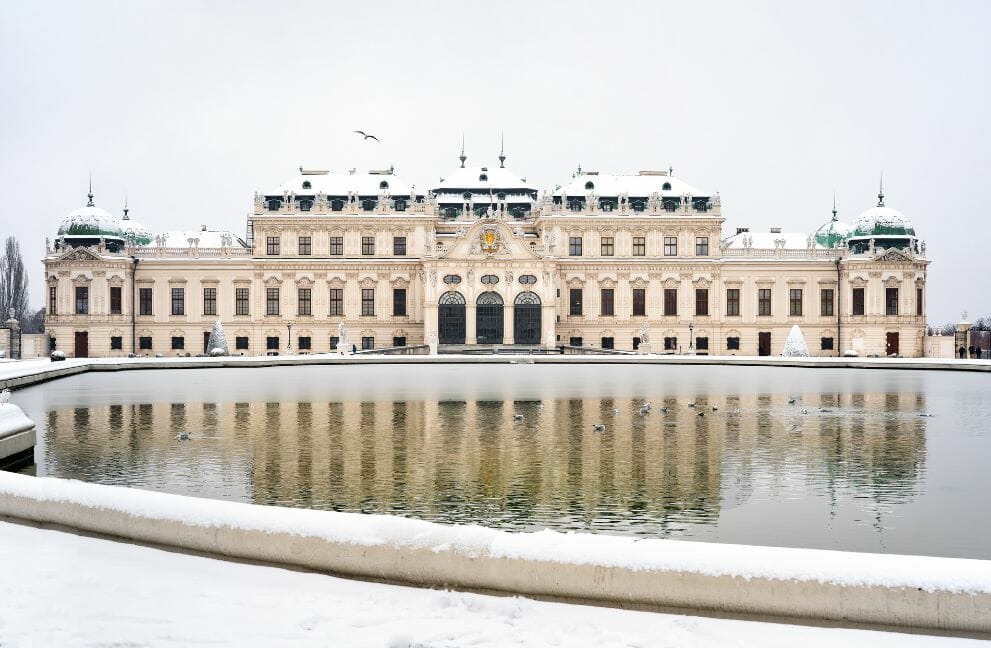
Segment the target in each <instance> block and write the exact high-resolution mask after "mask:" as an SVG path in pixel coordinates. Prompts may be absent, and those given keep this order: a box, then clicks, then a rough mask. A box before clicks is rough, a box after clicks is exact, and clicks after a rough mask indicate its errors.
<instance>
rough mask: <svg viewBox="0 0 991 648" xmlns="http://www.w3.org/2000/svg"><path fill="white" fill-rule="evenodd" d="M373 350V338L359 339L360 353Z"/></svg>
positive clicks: (363, 337)
mask: <svg viewBox="0 0 991 648" xmlns="http://www.w3.org/2000/svg"><path fill="white" fill-rule="evenodd" d="M374 348H375V338H373V337H370V336H368V337H366V336H362V337H361V350H362V351H368V350H369V349H374Z"/></svg>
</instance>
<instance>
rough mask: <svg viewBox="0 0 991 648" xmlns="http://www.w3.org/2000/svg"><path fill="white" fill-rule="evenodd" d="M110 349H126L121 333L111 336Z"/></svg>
mask: <svg viewBox="0 0 991 648" xmlns="http://www.w3.org/2000/svg"><path fill="white" fill-rule="evenodd" d="M110 349H111V350H112V351H122V350H123V349H124V338H123V337H122V336H120V335H112V336H110Z"/></svg>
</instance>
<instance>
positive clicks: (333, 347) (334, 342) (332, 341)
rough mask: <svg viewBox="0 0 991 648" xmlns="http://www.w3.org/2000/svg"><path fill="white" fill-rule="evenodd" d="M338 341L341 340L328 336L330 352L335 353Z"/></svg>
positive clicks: (334, 336)
mask: <svg viewBox="0 0 991 648" xmlns="http://www.w3.org/2000/svg"><path fill="white" fill-rule="evenodd" d="M340 341H341V338H339V337H337V336H336V335H332V336H330V350H331V351H337V345H338V344H339V343H340Z"/></svg>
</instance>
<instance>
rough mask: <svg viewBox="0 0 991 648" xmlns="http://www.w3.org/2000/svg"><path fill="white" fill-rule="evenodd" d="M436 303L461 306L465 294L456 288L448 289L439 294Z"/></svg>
mask: <svg viewBox="0 0 991 648" xmlns="http://www.w3.org/2000/svg"><path fill="white" fill-rule="evenodd" d="M437 303H438V304H441V305H452V306H463V305H464V304H465V296H464V295H462V294H461V293H459V292H458V291H456V290H449V291H447V292H446V293H444V294H443V295H441V296H440V299H438V300H437Z"/></svg>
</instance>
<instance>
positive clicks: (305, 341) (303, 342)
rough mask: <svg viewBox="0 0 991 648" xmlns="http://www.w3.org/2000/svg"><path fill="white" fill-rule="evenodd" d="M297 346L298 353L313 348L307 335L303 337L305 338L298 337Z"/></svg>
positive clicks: (302, 336)
mask: <svg viewBox="0 0 991 648" xmlns="http://www.w3.org/2000/svg"><path fill="white" fill-rule="evenodd" d="M297 345H298V346H299V350H300V351H309V350H310V349H312V348H313V346H312V339H311V338H310V336H308V335H305V336H304V335H301V336H299V340H298V342H297Z"/></svg>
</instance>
